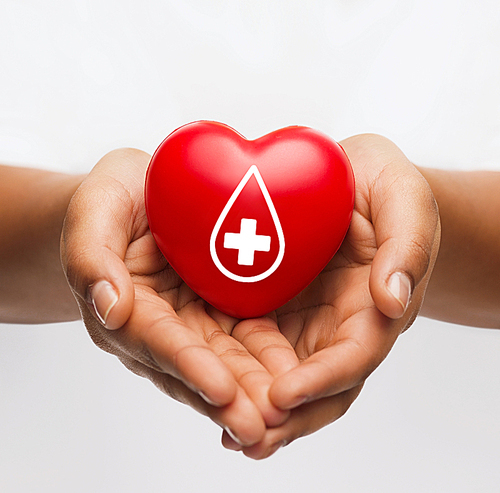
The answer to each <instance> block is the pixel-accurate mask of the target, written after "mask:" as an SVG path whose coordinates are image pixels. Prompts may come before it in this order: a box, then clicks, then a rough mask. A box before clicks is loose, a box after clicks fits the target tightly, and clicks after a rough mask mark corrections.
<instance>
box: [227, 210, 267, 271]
mask: <svg viewBox="0 0 500 493" xmlns="http://www.w3.org/2000/svg"><path fill="white" fill-rule="evenodd" d="M256 232H257V220H256V219H242V220H241V224H240V232H239V233H226V234H225V235H224V248H228V249H233V250H238V265H253V257H254V254H255V252H268V251H269V250H270V249H271V237H270V236H264V235H258V234H257V233H256Z"/></svg>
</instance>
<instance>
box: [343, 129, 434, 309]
mask: <svg viewBox="0 0 500 493" xmlns="http://www.w3.org/2000/svg"><path fill="white" fill-rule="evenodd" d="M360 138H361V139H362V142H363V144H362V145H360ZM342 145H343V147H344V149H345V151H346V153H347V154H348V155H349V157H350V158H351V160H352V162H353V165H354V167H355V170H356V171H357V172H356V171H355V174H356V183H357V192H356V193H357V195H356V202H357V206H358V205H359V202H360V200H359V198H360V197H361V196H364V200H366V201H367V203H368V213H369V215H370V219H371V221H372V223H373V226H374V229H375V236H376V242H377V253H376V255H375V257H374V259H373V264H372V269H371V274H370V291H371V294H372V297H373V300H374V301H375V304H376V305H377V307H378V309H379V310H380V311H382V313H384V314H385V315H387V316H388V317H390V318H399V317H401V316H403V314H404V313H405V311H406V309H407V307H408V304H409V302H410V299H411V296H412V293H413V292H414V290H415V288H416V287H417V286H418V285H419V283H420V282H421V281H422V279H424V277H425V276H426V274H427V273H428V272H429V267H430V266H431V265H432V263H433V262H434V261H435V257H436V255H437V247H438V245H439V215H438V210H437V206H436V201H435V200H434V196H433V194H432V191H431V189H430V186H429V184H428V183H427V181H426V180H425V179H424V177H423V176H422V175H421V174H420V172H419V171H418V170H417V168H416V167H415V166H413V165H412V164H411V163H410V162H409V161H408V159H407V158H406V156H405V155H404V154H403V153H402V152H401V150H400V149H398V148H397V147H396V146H395V145H394V144H393V143H392V142H390V141H389V140H387V139H384V138H383V137H380V136H377V135H365V136H358V137H354V138H351V139H347V140H346V141H343V143H342ZM375 149H376V150H375ZM360 163H363V166H361V165H360Z"/></svg>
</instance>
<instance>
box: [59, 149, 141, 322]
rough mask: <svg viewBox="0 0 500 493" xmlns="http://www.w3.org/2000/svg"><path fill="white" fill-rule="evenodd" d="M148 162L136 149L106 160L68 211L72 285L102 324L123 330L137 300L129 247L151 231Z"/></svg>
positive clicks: (66, 250) (67, 266) (66, 249)
mask: <svg viewBox="0 0 500 493" xmlns="http://www.w3.org/2000/svg"><path fill="white" fill-rule="evenodd" d="M148 162H149V156H148V155H147V154H146V153H143V152H141V151H137V150H133V149H122V150H119V151H114V152H113V153H110V154H108V155H107V156H105V157H104V158H103V159H102V160H101V161H100V162H99V163H98V164H97V165H96V166H95V168H94V169H93V171H92V172H91V173H90V175H89V176H88V177H87V179H86V180H85V181H84V182H83V183H82V185H81V186H80V188H79V189H78V190H77V192H76V193H75V195H74V196H73V199H72V200H71V203H70V205H69V207H68V211H67V215H66V219H65V224H64V228H63V235H62V239H61V252H62V262H63V267H64V270H65V273H66V276H67V278H68V282H69V284H70V286H71V288H72V290H73V292H74V293H75V294H76V296H77V298H79V299H81V300H83V301H84V302H86V303H87V304H88V305H89V307H90V310H91V311H92V312H93V313H94V315H95V316H96V317H98V318H99V320H100V321H101V323H102V324H103V325H104V326H105V327H107V328H109V329H116V328H118V327H121V326H122V325H123V324H124V323H125V321H126V320H127V319H128V317H129V315H130V312H131V309H132V303H133V299H134V290H133V285H132V281H131V279H130V275H129V272H128V270H127V268H126V267H125V265H124V262H123V260H124V258H125V253H126V250H127V246H128V245H129V243H130V242H131V241H132V240H133V239H134V236H135V235H137V234H138V233H139V231H138V229H140V228H142V229H144V230H147V221H146V218H145V213H144V212H143V209H144V199H143V183H144V174H145V172H146V168H147V165H148Z"/></svg>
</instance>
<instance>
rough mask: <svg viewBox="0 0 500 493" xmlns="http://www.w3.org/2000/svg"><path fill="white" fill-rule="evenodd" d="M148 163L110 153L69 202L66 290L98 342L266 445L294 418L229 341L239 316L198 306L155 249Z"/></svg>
mask: <svg viewBox="0 0 500 493" xmlns="http://www.w3.org/2000/svg"><path fill="white" fill-rule="evenodd" d="M149 159H150V158H149V156H148V155H147V154H145V153H143V152H141V151H137V150H132V149H122V150H118V151H114V152H112V153H110V154H108V155H107V156H105V157H104V158H103V159H102V160H101V161H100V162H99V163H98V164H97V165H96V167H95V168H94V169H93V171H92V172H91V173H90V175H89V176H88V177H87V178H86V179H85V180H84V181H83V183H82V185H81V186H80V188H79V189H78V190H77V192H76V193H75V195H74V196H73V198H72V200H71V203H70V205H69V207H68V211H67V215H66V219H65V225H64V228H63V235H62V240H61V242H62V243H61V252H62V260H63V267H64V270H65V273H66V275H67V278H68V281H69V284H70V287H71V289H72V290H73V293H74V294H75V297H76V299H77V301H78V303H79V306H80V309H81V313H82V316H83V320H84V322H85V325H86V327H87V330H88V332H89V334H90V336H91V338H92V339H93V341H94V342H95V343H96V344H97V346H99V347H100V348H101V349H103V350H105V351H107V352H110V353H112V354H114V355H116V356H117V357H118V358H119V359H120V360H121V361H122V363H123V364H124V365H125V366H126V367H127V368H129V369H130V370H131V371H133V372H134V373H136V374H138V375H141V376H143V377H146V378H148V379H150V380H151V381H152V382H153V383H154V384H155V385H156V386H157V387H159V388H160V389H161V390H162V391H164V392H165V393H166V394H168V395H170V396H172V397H174V398H175V399H178V400H179V401H182V402H184V403H186V404H189V405H190V406H192V407H193V408H194V409H196V410H198V411H199V412H201V413H203V414H206V415H208V416H209V417H210V418H211V419H212V420H214V421H215V422H216V423H218V424H219V425H221V426H222V427H223V428H224V429H226V430H227V433H229V434H230V435H231V436H232V437H233V438H234V439H235V440H236V441H237V442H239V443H240V444H242V445H246V446H249V445H252V444H254V443H256V442H260V441H261V440H262V439H263V436H264V433H265V430H266V426H269V427H272V426H277V425H280V424H282V423H283V422H284V421H286V419H287V418H288V416H289V414H290V412H289V411H287V410H280V409H278V408H276V407H275V406H273V405H272V404H271V402H270V401H269V398H268V389H269V387H270V385H271V383H272V381H273V377H272V376H271V375H270V374H269V372H268V370H267V369H265V368H264V366H263V365H262V364H261V363H259V362H258V361H257V360H256V359H255V358H254V357H253V356H251V355H250V354H249V353H248V351H247V350H246V349H245V348H244V347H243V346H242V345H241V344H240V343H239V342H238V341H237V340H236V339H234V338H233V337H231V336H230V335H229V334H230V333H231V332H232V330H233V328H234V326H235V325H236V323H237V322H238V320H236V319H232V318H230V317H228V316H226V315H224V314H222V313H221V312H219V311H217V310H215V309H213V308H212V307H210V306H209V305H207V304H206V303H205V302H204V301H203V300H201V299H200V298H199V297H198V296H197V295H196V294H195V293H193V291H191V290H190V289H189V288H188V287H187V286H186V284H184V283H183V282H182V280H181V279H180V278H179V277H178V275H177V274H176V273H175V272H174V271H173V269H172V268H171V267H170V266H169V265H168V263H167V262H166V260H165V259H164V257H163V256H162V255H161V253H160V251H159V250H158V248H157V246H156V244H155V242H154V240H153V237H152V235H151V233H150V231H149V228H148V223H147V218H146V213H145V207H144V197H143V189H144V178H145V173H146V169H147V166H148V163H149ZM113 329H115V330H113ZM292 364H295V360H292ZM290 368H291V365H290V364H289V365H288V366H287V367H286V369H290Z"/></svg>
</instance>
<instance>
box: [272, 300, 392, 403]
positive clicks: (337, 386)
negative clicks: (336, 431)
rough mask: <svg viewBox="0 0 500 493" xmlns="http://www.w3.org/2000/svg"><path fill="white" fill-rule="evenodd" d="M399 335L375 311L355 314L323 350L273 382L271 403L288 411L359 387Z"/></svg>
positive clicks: (389, 323) (382, 316)
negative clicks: (305, 403)
mask: <svg viewBox="0 0 500 493" xmlns="http://www.w3.org/2000/svg"><path fill="white" fill-rule="evenodd" d="M399 333H400V330H399V327H398V325H397V323H395V322H394V321H392V320H390V319H388V318H387V317H385V316H384V315H383V314H382V313H380V311H379V310H377V309H376V308H375V307H371V308H366V309H364V310H362V311H360V312H358V313H356V314H355V315H353V316H352V317H350V318H349V319H347V320H346V321H345V322H344V323H343V324H342V325H341V326H340V327H339V328H338V329H337V333H336V336H335V340H334V341H333V342H331V343H330V344H329V345H328V346H327V347H325V348H324V349H321V350H320V351H318V352H316V353H314V354H312V355H311V356H309V358H307V359H306V360H305V361H303V362H302V363H301V364H300V365H299V366H297V367H295V368H294V369H292V370H291V371H289V372H288V373H286V374H285V375H282V376H281V377H278V378H277V379H276V380H275V381H274V383H273V385H272V386H271V388H270V390H269V398H270V399H271V402H272V403H273V404H274V405H276V406H277V407H279V408H281V409H292V408H295V407H298V406H300V405H301V404H303V403H304V402H310V401H314V400H317V399H320V398H322V397H327V396H332V395H335V394H339V393H341V392H343V391H345V390H348V389H351V388H353V387H355V386H357V385H359V384H360V383H362V382H363V381H364V380H365V379H366V378H367V377H368V376H369V375H370V374H371V372H372V371H373V370H374V369H375V368H376V367H377V366H378V365H379V364H380V363H381V362H382V360H383V359H384V358H385V357H386V356H387V354H388V353H389V351H390V349H391V347H392V346H393V344H394V342H395V340H396V338H397V336H398V334H399Z"/></svg>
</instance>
